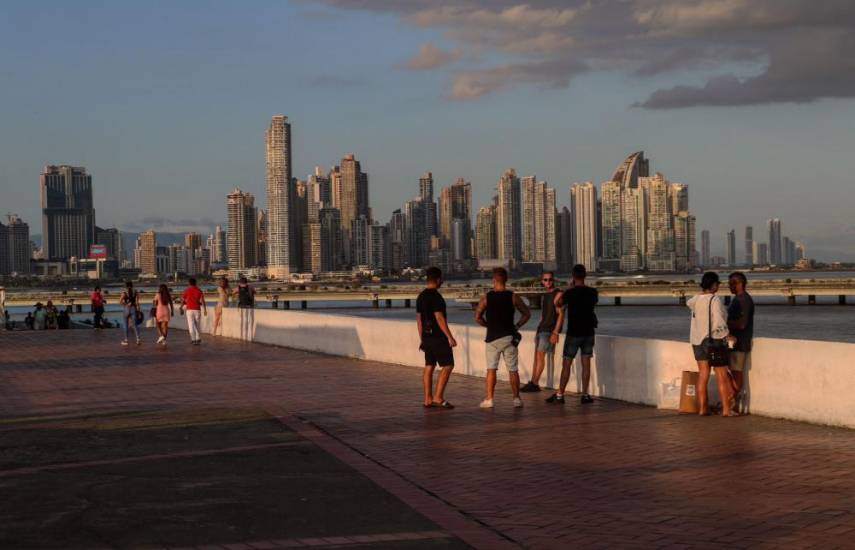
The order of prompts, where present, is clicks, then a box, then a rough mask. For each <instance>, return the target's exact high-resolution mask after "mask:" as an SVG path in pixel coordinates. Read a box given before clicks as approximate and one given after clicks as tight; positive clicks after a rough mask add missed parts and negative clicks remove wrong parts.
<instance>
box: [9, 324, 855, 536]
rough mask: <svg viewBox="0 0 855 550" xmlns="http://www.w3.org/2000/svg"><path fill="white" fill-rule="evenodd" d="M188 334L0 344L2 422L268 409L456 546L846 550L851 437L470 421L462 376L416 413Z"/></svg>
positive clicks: (611, 404) (360, 373) (380, 386)
mask: <svg viewBox="0 0 855 550" xmlns="http://www.w3.org/2000/svg"><path fill="white" fill-rule="evenodd" d="M414 330H415V329H414ZM185 336H186V335H185V334H184V333H181V332H176V333H175V336H174V337H173V338H172V340H171V341H170V345H169V347H168V348H166V349H164V348H161V347H156V346H154V345H153V344H149V343H148V342H153V341H154V335H153V333H151V331H144V338H145V342H146V343H145V344H144V345H143V346H141V347H139V348H137V347H133V346H132V347H130V348H121V347H120V346H119V343H118V339H119V335H118V333H117V332H116V331H102V332H100V333H99V332H97V331H84V330H76V331H53V332H16V333H12V334H9V333H2V332H0V350H2V353H0V418H6V419H14V418H23V417H28V416H34V415H53V416H60V415H69V414H75V413H77V414H79V413H85V412H87V411H97V412H106V411H136V410H145V409H186V410H196V409H201V408H205V407H224V408H230V407H231V408H240V407H243V408H249V407H253V408H261V409H265V410H276V411H281V412H282V414H280V416H283V417H284V420H286V422H292V421H293V422H294V423H295V426H294V427H295V429H297V428H298V426H297V425H298V424H299V425H301V426H302V429H301V430H300V433H302V434H308V432H309V431H314V432H316V433H315V436H314V437H313V438H312V437H310V438H309V439H311V440H312V441H313V442H315V443H316V444H317V445H319V446H321V447H323V448H324V449H327V450H328V452H330V453H333V451H331V450H329V449H331V448H332V446H333V443H335V444H336V445H337V446H339V447H340V449H339V452H340V453H343V452H344V451H343V449H346V450H347V452H349V453H351V454H352V455H354V456H356V457H361V459H362V462H364V469H361V470H360V471H362V472H367V471H368V465H370V466H371V467H373V468H374V469H375V475H377V476H380V475H381V474H382V475H384V476H385V477H386V478H387V482H388V486H386V485H384V486H383V487H384V488H385V489H386V490H387V491H389V492H392V493H393V494H396V495H397V493H395V492H394V491H396V490H397V491H401V492H402V493H401V494H403V491H411V492H412V493H413V498H414V499H415V498H416V496H418V498H419V499H423V500H424V501H430V502H432V503H433V504H434V505H436V506H437V508H436V513H435V514H433V515H428V514H427V513H425V512H422V513H423V514H424V515H425V516H426V517H428V518H429V519H430V520H432V521H433V522H434V523H435V524H437V525H438V526H439V527H440V528H441V529H442V530H444V531H446V532H449V533H452V534H454V535H455V536H457V537H459V538H461V539H463V540H464V541H469V540H474V539H473V538H466V537H464V536H462V535H461V534H460V531H461V530H462V529H464V528H467V529H468V528H470V527H471V528H472V529H473V533H475V530H478V531H477V532H478V533H482V534H483V533H489V534H490V535H492V536H493V537H494V538H495V539H496V540H500V541H503V542H505V543H506V544H512V543H511V542H510V541H511V540H512V541H516V542H518V543H519V544H520V545H522V546H524V547H528V548H556V547H559V548H565V547H573V546H577V545H579V546H581V545H584V546H586V547H593V548H598V547H599V548H727V549H732V548H776V547H790V548H811V547H817V548H851V547H852V538H853V536H855V431H853V430H845V429H836V428H827V427H822V426H812V425H807V424H800V423H796V422H786V421H780V420H774V419H769V418H760V417H753V416H749V417H742V418H732V419H731V418H727V419H725V418H721V417H709V418H701V417H696V416H680V415H677V414H674V413H673V412H671V411H660V410H656V409H652V408H648V407H640V406H634V405H630V404H626V403H621V402H618V401H610V400H600V399H598V400H597V401H596V402H595V403H594V404H592V405H586V406H583V405H581V404H579V402H578V400H576V399H568V401H567V404H566V405H563V406H560V405H546V404H545V403H543V398H544V397H546V395H544V394H542V393H535V394H524V395H523V400H524V402H525V407H524V408H523V409H521V410H514V409H513V408H512V406H511V399H510V391H509V388H508V386H507V384H503V383H500V384H499V386H498V388H497V392H496V408H495V409H494V410H489V411H484V410H480V409H478V403H479V402H480V400H481V399H482V398H483V392H484V382H483V380H481V379H476V378H469V377H466V376H462V375H460V374H459V373H458V372H455V374H454V375H453V376H452V378H451V383H450V385H449V389H448V392H447V398H448V399H449V400H450V401H451V402H453V403H454V404H455V405H456V406H457V408H456V409H455V410H451V411H446V410H438V409H430V410H423V408H422V407H421V398H422V396H421V391H422V390H421V370H420V369H414V368H409V367H401V366H394V365H386V364H380V363H375V362H370V361H358V360H354V359H348V358H342V357H332V356H325V355H320V354H313V353H309V352H304V351H298V350H292V349H283V348H277V347H272V346H263V345H258V344H251V343H246V342H239V341H233V340H227V339H222V338H216V339H213V338H210V337H209V336H207V335H206V336H204V337H203V343H202V346H200V347H191V346H189V345H188V344H185V343H184V341H183V340H184V337H185ZM688 353H691V351H690V350H689V349H688V348H687V354H688ZM464 370H465V364H461V365H460V366H459V367H458V371H464ZM618 383H619V382H618ZM651 383H655V381H651ZM817 399H821V396H818V397H817ZM294 417H299V418H302V419H305V420H306V421H307V422H309V423H310V424H304V423H301V422H297V421H295V420H294ZM314 427H317V429H315V428H314ZM320 433H325V434H329V435H328V436H320V435H318V434H320ZM307 437H308V436H307ZM366 457H368V458H366ZM346 462H347V460H346ZM355 462H356V460H355V459H354V461H353V462H348V463H349V464H351V465H353V464H354V463H355ZM381 465H382V466H381ZM354 467H355V466H354ZM363 475H366V476H369V477H370V475H369V474H367V473H364V474H363ZM371 479H374V478H371ZM375 483H378V482H377V481H376V480H375ZM396 484H397V487H398V489H390V488H389V487H394V486H395V485H396ZM420 488H421V489H423V490H421V489H420ZM431 495H435V496H436V498H434V497H433V496H431ZM398 498H400V499H401V500H404V501H405V502H406V503H407V504H408V505H409V506H414V504H412V503H411V502H409V501H407V500H406V499H405V498H403V497H401V496H399V497H398ZM446 503H447V504H446ZM440 506H443V508H442V509H440ZM470 518H471V519H470ZM455 522H460V523H455ZM449 525H451V526H452V527H454V529H452V528H450V527H449ZM455 526H459V528H458V527H455ZM464 526H468V527H464ZM484 526H486V528H485V527H484ZM455 529H456V530H455ZM497 533H501V537H500V536H499V535H497ZM472 536H473V537H475V536H478V534H473V535H472ZM469 544H472V543H471V542H470V543H469ZM473 546H474V545H473ZM483 547H489V546H483Z"/></svg>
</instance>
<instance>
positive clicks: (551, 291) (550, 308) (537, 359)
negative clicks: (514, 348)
mask: <svg viewBox="0 0 855 550" xmlns="http://www.w3.org/2000/svg"><path fill="white" fill-rule="evenodd" d="M540 282H541V284H542V285H543V288H545V289H546V293H545V294H543V296H542V297H541V302H540V324H539V325H537V335H536V336H535V347H534V368H533V369H532V372H531V380H529V382H528V383H527V384H526V385H525V386H523V387H522V388H520V391H522V392H538V391H540V376H541V375H542V374H543V369H544V368H545V367H546V356H547V354H548V355H549V356H550V357H552V356H553V355H554V353H555V345H556V344H557V343H558V335H559V334H561V326H562V324H563V322H564V309H563V308H557V307H555V298H556V297H557V295H558V294H560V293H561V291H560V290H559V289H557V288H555V273H553V272H552V271H544V272H543V275H541V277H540Z"/></svg>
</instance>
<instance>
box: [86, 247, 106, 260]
mask: <svg viewBox="0 0 855 550" xmlns="http://www.w3.org/2000/svg"><path fill="white" fill-rule="evenodd" d="M89 257H90V258H91V259H99V258H106V257H107V245H104V244H90V245H89Z"/></svg>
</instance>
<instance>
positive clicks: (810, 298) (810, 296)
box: [808, 294, 816, 306]
mask: <svg viewBox="0 0 855 550" xmlns="http://www.w3.org/2000/svg"><path fill="white" fill-rule="evenodd" d="M808 305H811V306H815V305H816V295H815V294H808Z"/></svg>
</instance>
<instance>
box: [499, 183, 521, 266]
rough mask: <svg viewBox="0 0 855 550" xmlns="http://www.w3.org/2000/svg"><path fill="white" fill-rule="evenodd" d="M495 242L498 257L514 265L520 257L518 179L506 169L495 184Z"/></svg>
mask: <svg viewBox="0 0 855 550" xmlns="http://www.w3.org/2000/svg"><path fill="white" fill-rule="evenodd" d="M497 196H498V203H497V208H496V244H497V247H498V249H497V251H496V252H497V254H498V258H499V259H502V260H508V261H509V262H510V265H511V266H512V267H516V266H517V264H519V262H520V260H521V259H522V223H521V220H520V180H519V178H518V177H517V173H516V171H515V170H514V169H513V168H511V169H509V170H506V171H505V173H504V174H502V177H501V178H500V179H499V183H498V185H497Z"/></svg>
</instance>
